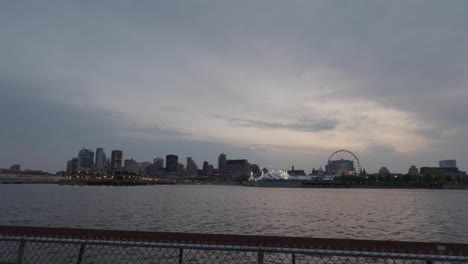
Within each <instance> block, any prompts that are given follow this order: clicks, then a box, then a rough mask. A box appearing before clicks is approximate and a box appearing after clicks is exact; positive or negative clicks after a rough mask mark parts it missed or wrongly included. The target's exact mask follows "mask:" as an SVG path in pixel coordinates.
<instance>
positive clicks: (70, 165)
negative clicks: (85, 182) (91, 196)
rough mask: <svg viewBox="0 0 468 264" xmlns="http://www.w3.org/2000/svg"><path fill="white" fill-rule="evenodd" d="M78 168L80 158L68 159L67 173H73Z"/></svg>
mask: <svg viewBox="0 0 468 264" xmlns="http://www.w3.org/2000/svg"><path fill="white" fill-rule="evenodd" d="M77 170H78V158H73V159H71V160H69V161H67V173H72V172H75V171H77Z"/></svg>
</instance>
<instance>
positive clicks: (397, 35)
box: [0, 0, 468, 173]
mask: <svg viewBox="0 0 468 264" xmlns="http://www.w3.org/2000/svg"><path fill="white" fill-rule="evenodd" d="M467 13H468V1H463V0H453V1H430V0H414V1H403V0H401V1H400V0H394V1H360V0H356V1H328V0H323V1H295V0H292V1H279V0H269V1H266V0H265V1H260V0H258V1H251V0H249V1H247V0H239V1H215V0H212V1H206V0H200V1H177V0H171V1H149V0H141V1H120V0H112V1H111V0H99V1H87V0H85V1H73V0H71V1H61V0H56V1H53V0H45V1H22V0H18V1H2V2H1V3H0V37H1V41H0V124H1V129H0V167H8V166H10V165H11V164H14V163H20V164H22V168H23V169H26V168H31V169H43V170H48V171H57V170H62V169H65V165H66V161H67V160H69V159H71V158H72V157H75V156H76V155H77V153H78V151H79V150H80V149H81V148H83V147H85V148H91V149H95V148H96V147H104V148H105V150H106V152H107V154H108V155H109V154H110V151H111V150H113V149H121V150H123V151H124V158H134V159H136V160H137V161H146V160H152V159H153V158H154V157H156V156H165V155H166V154H170V153H172V154H176V155H179V160H182V161H183V163H185V158H186V157H187V156H192V157H193V158H194V160H195V161H196V162H197V163H198V165H199V166H201V164H202V162H203V161H204V160H207V161H209V162H210V163H214V164H215V165H216V164H217V157H218V155H219V153H221V152H224V153H226V154H227V156H228V158H233V159H235V158H247V159H249V161H250V162H251V163H258V164H259V165H260V166H261V167H267V168H288V167H290V166H292V165H294V166H295V167H296V168H300V169H304V170H306V171H311V169H312V168H319V167H320V166H324V165H325V164H326V162H327V160H328V157H329V156H330V154H331V153H333V152H334V151H336V150H339V149H348V150H351V151H352V152H354V153H355V154H356V155H357V156H358V157H359V159H360V162H361V166H362V167H364V168H366V170H367V171H368V172H376V171H377V170H378V169H379V168H380V167H382V166H386V167H387V168H389V169H390V171H392V172H404V173H406V172H407V171H408V168H409V167H410V166H411V165H416V166H417V167H422V166H437V165H438V161H439V160H443V159H456V160H457V163H458V165H459V167H460V168H461V169H464V170H466V169H467V168H468V140H466V138H467V137H466V136H467V133H468V103H466V102H465V101H466V98H467V97H468V52H467V48H466V47H468V30H467V28H468V16H466V14H467Z"/></svg>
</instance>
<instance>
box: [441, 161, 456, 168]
mask: <svg viewBox="0 0 468 264" xmlns="http://www.w3.org/2000/svg"><path fill="white" fill-rule="evenodd" d="M439 167H441V168H456V167H457V161H456V160H441V161H439Z"/></svg>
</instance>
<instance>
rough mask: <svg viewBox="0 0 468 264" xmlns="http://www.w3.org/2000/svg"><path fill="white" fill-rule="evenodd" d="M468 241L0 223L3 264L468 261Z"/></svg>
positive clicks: (0, 248)
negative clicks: (391, 239) (306, 236)
mask: <svg viewBox="0 0 468 264" xmlns="http://www.w3.org/2000/svg"><path fill="white" fill-rule="evenodd" d="M467 262H468V244H448V243H424V242H398V241H375V240H351V239H323V238H303V237H278V236H244V235H219V234H216V235H215V234H195V233H169V232H136V231H115V230H92V229H71V228H67V229H66V228H41V227H17V226H0V263H77V264H82V263H426V264H427V263H467Z"/></svg>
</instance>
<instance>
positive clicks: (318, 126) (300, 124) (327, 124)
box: [218, 117, 338, 132]
mask: <svg viewBox="0 0 468 264" xmlns="http://www.w3.org/2000/svg"><path fill="white" fill-rule="evenodd" d="M218 118H221V119H224V120H226V121H227V122H229V123H230V124H231V125H233V126H237V127H255V128H265V129H287V130H293V131H305V132H317V131H326V130H334V129H335V128H336V126H337V124H338V123H337V121H336V120H331V119H319V120H311V119H300V120H297V121H294V122H290V123H286V122H267V121H262V120H253V119H244V118H232V117H218Z"/></svg>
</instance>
